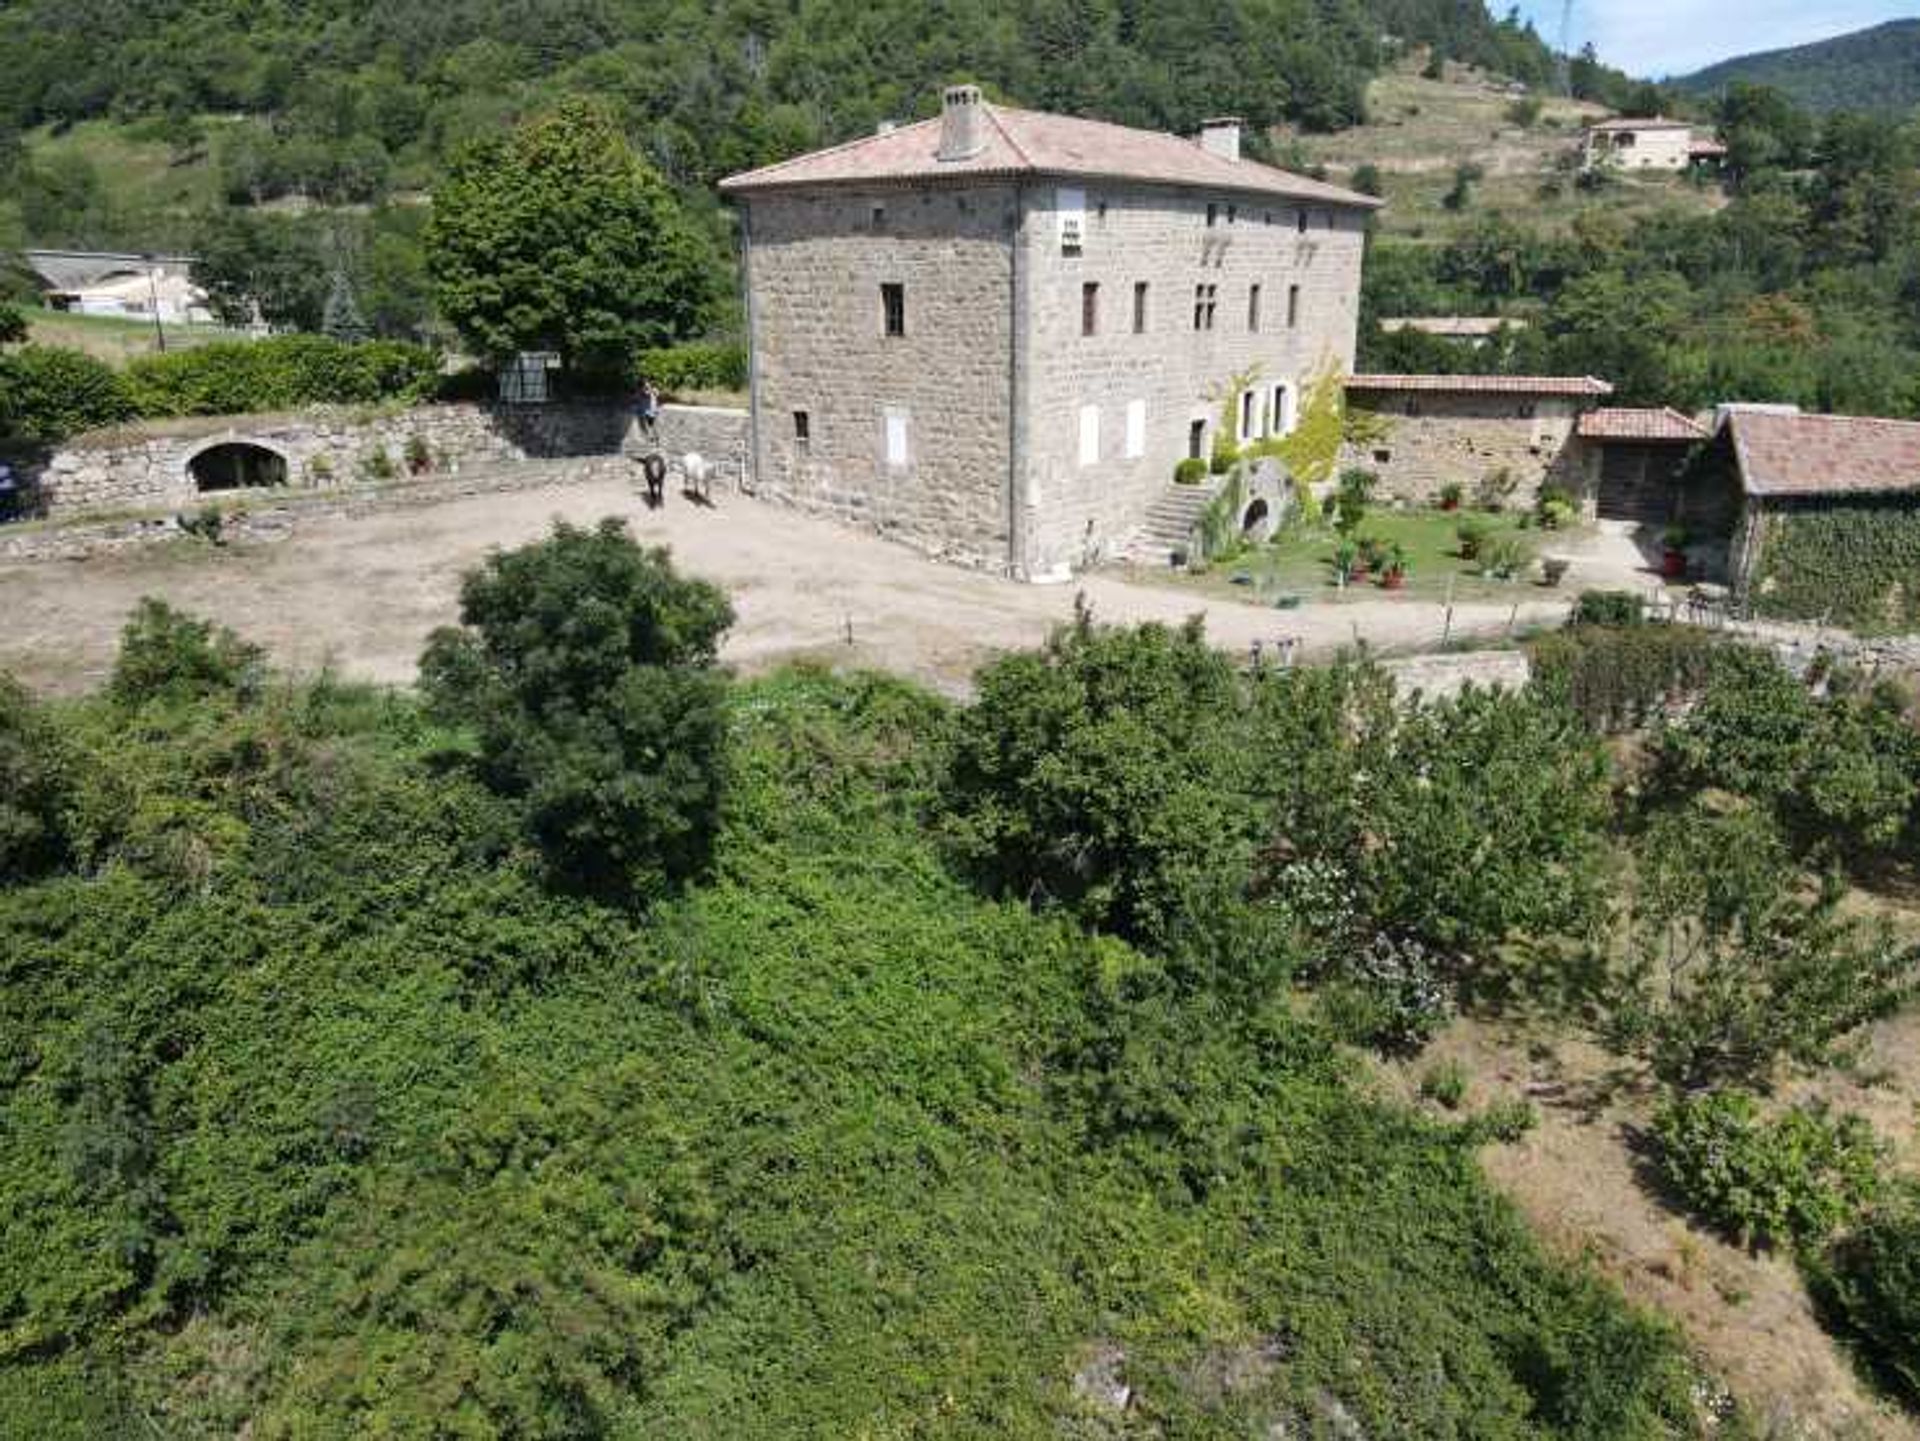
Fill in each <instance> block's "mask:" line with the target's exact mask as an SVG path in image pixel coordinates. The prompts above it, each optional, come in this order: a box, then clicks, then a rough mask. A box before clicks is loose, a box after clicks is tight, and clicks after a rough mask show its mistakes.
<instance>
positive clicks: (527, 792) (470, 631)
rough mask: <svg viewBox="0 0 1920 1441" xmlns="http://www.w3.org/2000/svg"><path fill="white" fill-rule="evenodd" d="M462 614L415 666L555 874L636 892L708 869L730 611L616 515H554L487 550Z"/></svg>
mask: <svg viewBox="0 0 1920 1441" xmlns="http://www.w3.org/2000/svg"><path fill="white" fill-rule="evenodd" d="M460 619H461V620H462V622H464V624H463V626H462V627H460V628H458V629H455V628H445V629H442V630H439V631H436V632H435V633H434V635H433V636H432V637H431V639H430V640H429V641H428V644H427V651H426V655H425V656H424V658H423V659H422V661H421V674H422V680H423V683H424V685H425V688H426V691H427V694H428V697H429V698H430V700H431V701H432V702H433V704H434V706H435V707H436V709H437V710H438V711H439V712H440V713H441V714H442V715H443V716H445V717H447V718H449V719H452V720H457V721H461V722H464V723H466V724H469V725H471V726H472V727H473V728H474V729H475V730H476V731H477V732H478V735H479V739H480V746H481V755H482V764H483V767H484V769H485V772H486V774H487V778H488V780H489V782H490V783H491V784H492V785H493V786H494V787H495V789H497V790H499V791H501V792H503V793H504V794H507V795H509V796H512V797H515V798H516V799H518V800H519V802H520V803H521V804H522V805H523V806H524V808H525V813H526V821H527V828H528V830H529V831H530V832H531V834H532V836H533V838H534V840H535V841H536V843H538V844H539V846H540V848H541V850H542V852H543V853H544V854H545V856H546V857H547V860H548V863H549V865H550V867H551V869H552V871H553V873H554V875H555V876H556V877H557V878H558V879H560V880H562V881H565V882H569V883H572V884H575V885H579V886H582V887H585V888H587V889H590V890H593V891H597V892H601V893H605V894H610V895H616V896H622V897H633V898H637V899H642V900H644V899H646V898H648V897H651V896H653V895H657V894H659V893H660V892H661V891H663V890H664V889H666V888H667V887H669V886H671V885H673V884H675V883H677V882H679V881H682V880H685V879H687V878H689V877H691V876H694V875H696V874H698V873H699V872H700V871H701V870H702V869H704V867H705V866H706V863H707V860H708V857H709V855H710V853H711V851H712V846H713V839H714V835H715V832H716V830H717V828H718V825H719V810H720V794H721V759H722V750H723V748H724V744H725V702H726V690H725V676H724V673H723V672H721V671H720V670H719V669H718V668H717V667H716V665H715V655H716V652H717V651H718V648H719V644H720V637H721V636H722V635H723V634H724V633H725V632H726V630H727V627H728V626H730V625H732V623H733V608H732V606H730V605H729V604H728V603H727V598H726V596H725V595H723V594H722V593H721V592H720V591H719V590H718V589H717V588H715V587H714V586H711V585H709V584H707V583H706V582H705V581H700V580H690V579H686V578H683V577H681V576H679V575H677V574H675V573H674V569H673V566H672V565H671V564H670V563H669V561H668V558H667V553H666V551H664V550H643V549H642V548H641V547H640V546H639V545H637V544H636V543H635V542H634V540H633V538H632V537H631V536H630V535H628V534H627V531H626V527H625V525H624V523H622V522H621V521H618V520H612V519H609V520H605V521H602V522H601V524H600V525H599V527H598V528H597V529H594V530H580V529H577V528H575V527H573V526H570V525H566V524H564V523H562V524H560V525H558V526H556V527H555V529H554V533H553V534H552V535H551V536H550V537H548V538H547V539H546V540H544V541H539V542H537V543H535V544H533V545H529V546H523V547H522V548H521V549H519V550H515V551H509V552H506V553H504V554H497V555H494V556H492V557H490V558H489V559H488V561H487V563H486V564H485V565H484V566H482V567H481V568H480V569H479V570H476V571H473V572H471V573H470V574H469V575H468V576H467V578H466V582H465V584H464V586H463V587H462V589H461V595H460Z"/></svg>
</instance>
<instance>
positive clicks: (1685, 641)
mask: <svg viewBox="0 0 1920 1441" xmlns="http://www.w3.org/2000/svg"><path fill="white" fill-rule="evenodd" d="M1723 643H1724V642H1722V641H1721V640H1720V639H1719V638H1718V637H1717V636H1715V635H1714V634H1713V633H1712V632H1711V631H1705V630H1700V629H1698V628H1696V627H1693V626H1682V625H1661V626H1649V625H1632V624H1629V625H1607V624H1595V623H1591V622H1589V623H1584V624H1579V625H1574V626H1570V627H1568V628H1567V629H1565V630H1560V631H1553V632H1550V633H1549V634H1547V635H1543V636H1540V637H1537V638H1536V639H1534V640H1532V641H1530V642H1529V643H1528V645H1527V652H1528V655H1529V657H1530V658H1531V661H1532V667H1533V683H1534V685H1535V686H1536V687H1538V688H1539V689H1540V690H1541V691H1542V692H1543V693H1544V694H1546V695H1548V696H1551V697H1552V698H1553V699H1555V700H1557V701H1559V702H1561V703H1563V704H1565V705H1569V706H1571V707H1572V708H1573V709H1574V711H1576V712H1577V713H1578V714H1579V716H1580V717H1581V719H1583V720H1584V721H1586V723H1587V724H1588V725H1589V726H1590V727H1592V728H1593V729H1594V730H1595V731H1597V732H1599V733H1601V734H1603V735H1605V734H1613V733H1616V732H1620V731H1629V730H1634V729H1637V728H1639V727H1641V726H1643V725H1646V724H1647V723H1648V722H1650V721H1652V720H1653V719H1655V718H1656V717H1658V716H1660V715H1661V714H1662V713H1663V712H1664V711H1666V710H1667V709H1668V708H1669V707H1672V706H1676V705H1681V704H1684V703H1686V702H1689V701H1691V700H1693V699H1694V698H1696V697H1698V696H1699V695H1700V693H1701V692H1702V691H1703V690H1704V689H1705V687H1706V684H1707V679H1708V677H1709V675H1710V674H1711V671H1712V662H1713V656H1714V653H1715V651H1716V650H1717V649H1718V648H1719V647H1720V646H1721V645H1722V644H1723Z"/></svg>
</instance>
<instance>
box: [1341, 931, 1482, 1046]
mask: <svg viewBox="0 0 1920 1441" xmlns="http://www.w3.org/2000/svg"><path fill="white" fill-rule="evenodd" d="M1453 1011H1454V997H1453V983H1452V980H1451V978H1450V975H1449V968H1448V967H1447V965H1446V963H1445V962H1444V961H1443V959H1442V958H1441V957H1440V956H1439V955H1437V954H1436V953H1435V952H1433V951H1432V950H1431V949H1429V948H1428V947H1427V946H1426V944H1425V943H1423V942H1421V941H1419V940H1417V939H1415V938H1412V937H1404V936H1391V935H1386V934H1381V935H1376V936H1374V937H1373V939H1372V940H1371V941H1370V942H1368V943H1367V944H1366V945H1365V946H1362V947H1359V948H1356V949H1355V950H1352V951H1350V952H1346V953H1344V954H1342V955H1339V956H1336V957H1335V958H1334V959H1333V961H1332V965H1331V972H1330V974H1329V975H1327V976H1326V977H1325V979H1324V981H1323V984H1322V987H1321V992H1320V1012H1321V1014H1322V1015H1323V1016H1324V1017H1325V1018H1326V1020H1327V1022H1328V1024H1329V1025H1330V1026H1331V1027H1332V1028H1333V1031H1334V1034H1336V1035H1337V1036H1339V1037H1340V1038H1341V1039H1342V1040H1344V1041H1349V1042H1351V1043H1352V1044H1354V1045H1358V1046H1369V1047H1372V1048H1373V1049H1375V1050H1377V1051H1380V1052H1382V1053H1384V1054H1386V1055H1390V1056H1412V1055H1418V1054H1419V1053H1420V1051H1421V1050H1423V1049H1424V1048H1425V1047H1426V1045H1427V1043H1428V1042H1429V1041H1431V1040H1432V1039H1433V1038H1434V1037H1435V1036H1436V1035H1438V1034H1439V1033H1440V1031H1441V1030H1442V1029H1443V1028H1444V1027H1445V1026H1446V1024H1447V1022H1448V1021H1449V1020H1450V1019H1451V1018H1452V1016H1453Z"/></svg>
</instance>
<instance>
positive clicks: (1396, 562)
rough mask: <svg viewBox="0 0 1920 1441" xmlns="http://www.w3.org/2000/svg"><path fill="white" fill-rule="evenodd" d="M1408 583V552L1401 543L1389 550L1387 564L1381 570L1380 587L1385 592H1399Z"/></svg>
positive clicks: (1396, 542) (1396, 543) (1395, 544)
mask: <svg viewBox="0 0 1920 1441" xmlns="http://www.w3.org/2000/svg"><path fill="white" fill-rule="evenodd" d="M1406 583H1407V551H1406V547H1405V546H1403V545H1401V544H1400V542H1399V541H1395V542H1394V543H1393V544H1392V545H1391V546H1389V547H1388V549H1387V559H1386V564H1385V565H1384V566H1382V567H1381V570H1380V585H1381V588H1382V589H1385V590H1399V589H1401V588H1402V587H1403V586H1405V585H1406Z"/></svg>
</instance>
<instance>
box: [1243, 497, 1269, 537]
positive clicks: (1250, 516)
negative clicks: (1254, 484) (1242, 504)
mask: <svg viewBox="0 0 1920 1441" xmlns="http://www.w3.org/2000/svg"><path fill="white" fill-rule="evenodd" d="M1272 515H1273V513H1272V511H1271V510H1270V509H1269V508H1268V506H1267V502H1266V500H1265V499H1264V498H1262V497H1260V496H1255V497H1254V498H1253V501H1252V503H1251V504H1249V505H1248V506H1247V508H1246V509H1245V510H1244V511H1242V512H1241V515H1240V534H1242V535H1243V536H1245V537H1247V538H1248V539H1249V540H1265V539H1266V538H1267V535H1268V533H1269V532H1270V531H1272V529H1273V519H1272Z"/></svg>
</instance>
